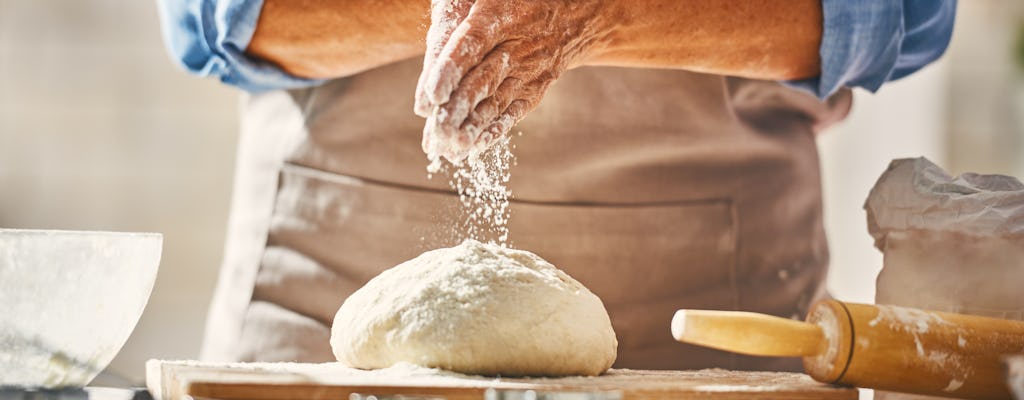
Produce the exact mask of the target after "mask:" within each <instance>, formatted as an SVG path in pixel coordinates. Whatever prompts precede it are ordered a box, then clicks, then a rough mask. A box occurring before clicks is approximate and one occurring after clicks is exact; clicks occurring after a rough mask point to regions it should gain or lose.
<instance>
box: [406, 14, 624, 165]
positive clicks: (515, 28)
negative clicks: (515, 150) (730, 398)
mask: <svg viewBox="0 0 1024 400" xmlns="http://www.w3.org/2000/svg"><path fill="white" fill-rule="evenodd" d="M605 3H606V0H545V1H529V0H475V1H471V0H434V1H433V11H432V13H431V27H430V31H429V32H428V35H427V53H426V56H425V57H424V65H423V72H422V74H421V75H420V79H419V84H418V85H417V87H416V107H415V111H416V114H418V115H420V116H423V117H427V124H426V126H425V127H424V131H423V150H424V151H425V152H427V154H428V155H430V156H431V158H436V157H438V156H444V157H445V158H447V159H449V160H450V161H452V162H454V163H458V162H460V161H461V160H462V159H463V158H465V157H466V156H467V155H469V154H470V153H471V152H472V151H481V150H483V149H486V148H487V147H488V146H489V145H490V144H491V143H493V142H494V141H495V140H496V139H497V138H499V137H501V136H502V135H505V134H507V133H508V132H509V130H511V129H512V126H513V125H515V123H517V122H519V120H520V119H522V118H523V117H524V116H525V115H526V113H528V112H529V111H531V110H533V109H534V108H535V107H537V104H538V103H539V102H540V100H541V97H543V95H544V93H545V91H546V90H547V88H548V86H549V85H551V83H552V82H554V81H555V79H557V78H558V77H559V75H561V73H562V72H563V71H565V70H566V69H567V68H570V67H573V66H577V65H580V64H582V62H583V61H584V60H585V58H586V57H588V56H589V55H590V54H591V53H592V52H593V51H594V50H595V49H597V47H598V46H600V44H601V43H603V41H604V40H605V39H606V38H607V37H608V35H609V32H610V30H611V24H610V23H609V20H610V18H608V17H607V15H608V12H607V7H606V6H605Z"/></svg>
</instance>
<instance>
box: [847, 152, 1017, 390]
mask: <svg viewBox="0 0 1024 400" xmlns="http://www.w3.org/2000/svg"><path fill="white" fill-rule="evenodd" d="M864 209H865V210H867V217H868V231H869V232H870V233H871V236H872V237H874V238H875V247H877V248H878V249H879V250H881V251H882V253H883V257H884V258H883V263H882V272H881V273H880V274H879V275H878V281H877V287H876V289H877V291H876V294H875V302H876V303H879V304H893V305H900V306H907V307H915V308H923V309H928V310H936V311H946V312H954V313H961V314H974V315H982V316H988V317H996V318H1006V319H1017V320H1024V184H1021V182H1020V181H1019V180H1017V179H1016V178H1013V177H1010V176H1005V175H979V174H973V173H967V174H963V175H960V176H957V177H955V178H954V177H950V176H949V175H948V174H946V172H945V171H943V170H942V169H941V168H939V167H938V166H936V165H935V164H933V163H932V162H931V161H928V160H927V159H925V158H916V159H899V160H893V161H892V163H890V164H889V168H888V169H887V170H886V171H885V173H883V174H882V176H881V177H880V178H879V179H878V182H877V183H875V187H874V188H873V189H871V194H869V195H868V200H867V202H866V203H865V204H864ZM921 398H926V397H924V396H911V395H904V394H894V393H884V392H878V393H877V394H876V399H921Z"/></svg>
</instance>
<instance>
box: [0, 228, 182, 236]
mask: <svg viewBox="0 0 1024 400" xmlns="http://www.w3.org/2000/svg"><path fill="white" fill-rule="evenodd" d="M12 233H18V234H32V235H44V234H45V235H53V234H59V235H64V236H85V235H102V236H123V237H156V238H162V237H163V236H164V235H163V234H162V233H158V232H124V231H86V230H67V229H21V228H0V235H3V234H12Z"/></svg>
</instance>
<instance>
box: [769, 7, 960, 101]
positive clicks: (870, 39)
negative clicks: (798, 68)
mask: <svg viewBox="0 0 1024 400" xmlns="http://www.w3.org/2000/svg"><path fill="white" fill-rule="evenodd" d="M821 5H822V12H823V14H824V21H823V22H824V23H823V30H822V36H821V48H820V54H821V74H820V75H819V76H818V77H815V78H811V79H804V80H799V81H787V82H783V83H785V84H787V85H789V86H792V87H796V88H799V89H803V90H806V91H809V92H811V93H814V94H815V95H817V96H818V97H820V98H825V97H828V96H829V95H831V94H832V93H835V91H837V90H839V89H840V88H842V87H860V88H864V89H867V90H869V91H871V92H875V91H877V90H878V88H879V87H881V86H882V84H884V83H885V82H888V81H891V80H894V79H899V78H902V77H904V76H907V75H910V74H911V73H913V72H914V71H917V70H919V69H921V68H922V67H924V66H925V65H927V64H928V63H931V62H932V61H935V60H936V59H938V58H939V56H941V55H942V53H943V52H945V50H946V47H947V46H948V45H949V40H950V36H952V34H953V19H954V16H955V14H956V0H822V2H821Z"/></svg>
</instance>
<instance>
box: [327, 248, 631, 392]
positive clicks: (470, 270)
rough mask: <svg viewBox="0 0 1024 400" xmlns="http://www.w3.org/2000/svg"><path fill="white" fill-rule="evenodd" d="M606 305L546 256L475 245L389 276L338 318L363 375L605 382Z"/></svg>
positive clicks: (355, 297) (344, 353) (609, 349)
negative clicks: (389, 371) (408, 371)
mask: <svg viewBox="0 0 1024 400" xmlns="http://www.w3.org/2000/svg"><path fill="white" fill-rule="evenodd" d="M617 344H618V343H617V341H616V339H615V332H614V331H613V330H612V326H611V321H610V320H609V319H608V312H607V311H605V309H604V304H602V303H601V300H600V299H598V298H597V296H595V295H594V294H593V293H591V292H590V291H589V290H587V288H585V287H583V285H582V284H580V283H579V282H577V281H576V280H575V279H573V278H571V277H570V276H569V275H566V274H565V273H564V272H562V271H561V270H559V269H557V268H555V267H554V266H553V265H551V264H550V263H548V262H547V261H544V260H543V259H541V258H540V257H538V256H537V255H535V254H533V253H530V252H526V251H521V250H512V249H508V248H503V247H499V246H496V245H490V244H483V243H480V242H478V241H474V240H467V241H465V242H463V243H462V244H460V245H458V246H455V247H452V248H444V249H437V250H432V251H428V252H426V253H423V254H421V255H420V256H418V257H416V258H414V259H412V260H409V261H406V262H404V263H402V264H399V265H398V266H396V267H394V268H391V269H389V270H387V271H384V272H383V273H381V274H380V275H379V276H377V277H376V278H373V279H372V280H370V282H368V283H367V284H366V285H365V286H363V287H362V288H361V289H359V290H357V291H356V292H355V293H353V294H352V296H350V297H349V298H348V299H347V300H345V303H344V304H342V306H341V308H340V309H339V310H338V314H337V315H336V316H335V317H334V325H333V327H332V332H331V347H332V348H333V349H334V355H335V356H336V357H337V358H338V361H340V362H341V363H343V364H345V365H348V366H350V367H354V368H361V369H378V368H387V367H390V366H392V365H394V364H396V363H399V362H408V363H413V364H417V365H421V366H425V367H435V368H442V369H446V370H450V371H456V372H462V373H467V374H480V375H502V376H563V375H600V374H601V373H602V372H604V371H606V370H607V369H608V368H609V367H611V365H612V362H614V361H615V351H616V347H617Z"/></svg>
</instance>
